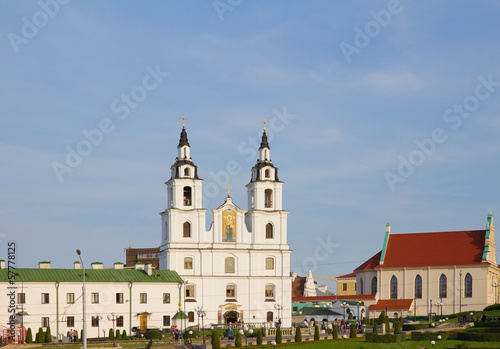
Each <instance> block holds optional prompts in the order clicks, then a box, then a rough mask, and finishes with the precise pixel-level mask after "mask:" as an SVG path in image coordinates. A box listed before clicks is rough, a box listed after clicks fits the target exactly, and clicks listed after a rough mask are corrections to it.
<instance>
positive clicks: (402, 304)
mask: <svg viewBox="0 0 500 349" xmlns="http://www.w3.org/2000/svg"><path fill="white" fill-rule="evenodd" d="M386 304H387V311H389V310H410V308H411V306H412V304H413V299H379V300H378V301H377V303H376V304H372V305H370V306H369V307H368V311H373V310H385V308H386Z"/></svg>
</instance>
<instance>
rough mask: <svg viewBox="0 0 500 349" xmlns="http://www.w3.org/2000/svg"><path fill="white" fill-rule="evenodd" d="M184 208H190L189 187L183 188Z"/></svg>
mask: <svg viewBox="0 0 500 349" xmlns="http://www.w3.org/2000/svg"><path fill="white" fill-rule="evenodd" d="M184 206H191V187H184Z"/></svg>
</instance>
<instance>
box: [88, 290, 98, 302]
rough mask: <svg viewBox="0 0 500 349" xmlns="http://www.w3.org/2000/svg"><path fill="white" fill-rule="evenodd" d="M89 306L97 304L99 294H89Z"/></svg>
mask: <svg viewBox="0 0 500 349" xmlns="http://www.w3.org/2000/svg"><path fill="white" fill-rule="evenodd" d="M90 304H99V292H92V293H91V294H90Z"/></svg>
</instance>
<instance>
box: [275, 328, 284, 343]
mask: <svg viewBox="0 0 500 349" xmlns="http://www.w3.org/2000/svg"><path fill="white" fill-rule="evenodd" d="M275 340H276V344H281V343H282V342H283V338H282V335H281V328H279V327H278V328H277V329H276V339H275Z"/></svg>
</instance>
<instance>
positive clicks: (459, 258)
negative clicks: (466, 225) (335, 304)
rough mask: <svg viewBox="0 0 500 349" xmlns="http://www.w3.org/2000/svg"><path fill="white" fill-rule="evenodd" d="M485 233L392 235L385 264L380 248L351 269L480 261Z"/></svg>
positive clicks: (455, 232)
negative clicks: (382, 261)
mask: <svg viewBox="0 0 500 349" xmlns="http://www.w3.org/2000/svg"><path fill="white" fill-rule="evenodd" d="M485 235H486V231H485V230H469V231H447V232H438V233H417V234H415V233H414V234H391V235H389V241H388V243H387V249H386V251H385V258H384V264H383V265H380V258H381V255H382V251H380V252H379V253H377V254H376V255H375V256H373V257H372V258H370V259H369V260H367V261H366V262H365V263H363V264H361V265H360V266H359V267H357V268H356V269H355V270H354V271H361V270H371V269H375V268H402V267H426V266H446V265H472V264H481V261H482V255H483V250H484V239H485Z"/></svg>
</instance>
